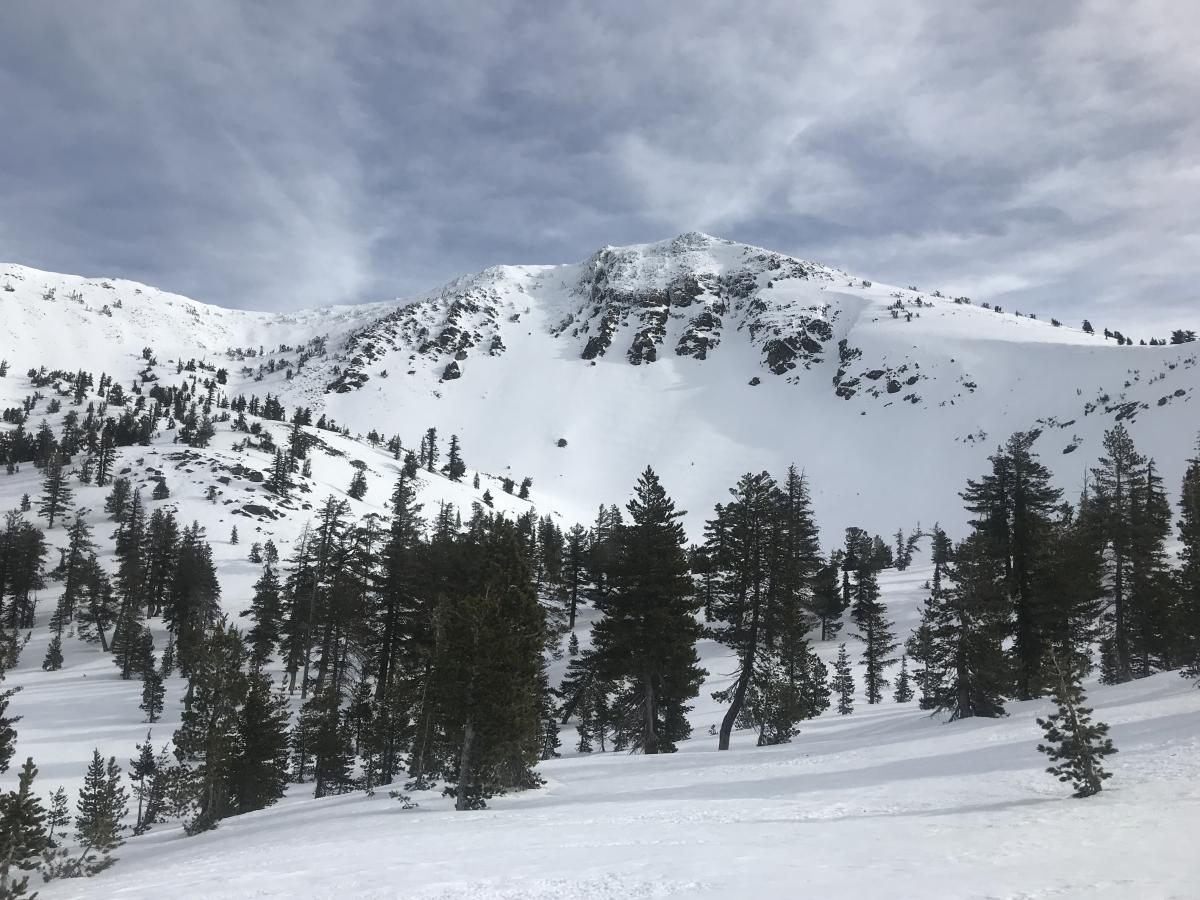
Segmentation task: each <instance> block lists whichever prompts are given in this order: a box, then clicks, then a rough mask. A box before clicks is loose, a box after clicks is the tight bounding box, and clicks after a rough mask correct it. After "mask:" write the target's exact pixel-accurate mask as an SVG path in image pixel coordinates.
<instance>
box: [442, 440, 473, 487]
mask: <svg viewBox="0 0 1200 900" xmlns="http://www.w3.org/2000/svg"><path fill="white" fill-rule="evenodd" d="M442 471H443V472H444V473H445V474H446V477H447V478H449V479H450V480H451V481H462V479H463V476H464V475H466V474H467V466H466V463H464V462H463V460H462V448H461V447H460V446H459V443H458V435H457V434H452V435H450V447H449V449H447V451H446V464H445V465H444V466H442ZM476 487H478V485H476Z"/></svg>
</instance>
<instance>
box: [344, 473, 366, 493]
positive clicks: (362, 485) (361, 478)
mask: <svg viewBox="0 0 1200 900" xmlns="http://www.w3.org/2000/svg"><path fill="white" fill-rule="evenodd" d="M346 493H347V494H349V495H350V498H351V499H353V500H361V499H362V498H363V497H365V496H366V495H367V476H366V473H365V472H364V471H363V470H362V469H355V470H354V475H353V476H352V477H351V478H350V487H349V488H347V489H346Z"/></svg>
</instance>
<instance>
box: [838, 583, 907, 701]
mask: <svg viewBox="0 0 1200 900" xmlns="http://www.w3.org/2000/svg"><path fill="white" fill-rule="evenodd" d="M850 615H851V618H852V619H853V620H854V624H855V626H857V628H858V633H857V634H855V637H856V638H858V640H860V641H862V643H863V654H862V660H863V665H864V666H865V671H864V672H863V688H864V690H865V692H866V695H867V703H869V704H875V703H879V702H881V701H882V700H883V689H884V688H885V687H887V685H888V678H887V675H886V674H885V671H886V669H887V668H888V667H889V666H892V665H895V663H896V660H895V658H894V657H892V656H891V654H892V652H893V651H894V650H895V649H896V648H897V647H899V646H900V645H899V644H898V643H897V642H896V640H895V636H894V635H893V633H892V626H893V625H894V624H895V623H894V622H889V621H888V619H887V610H886V608H885V607H884V605H883V603H882V601H881V600H880V598H879V583H878V581H877V580H876V577H875V570H874V569H873V568H871V567H870V566H863V567H862V568H860V569H859V570H858V577H857V579H856V580H855V585H854V604H853V606H852V607H851V610H850Z"/></svg>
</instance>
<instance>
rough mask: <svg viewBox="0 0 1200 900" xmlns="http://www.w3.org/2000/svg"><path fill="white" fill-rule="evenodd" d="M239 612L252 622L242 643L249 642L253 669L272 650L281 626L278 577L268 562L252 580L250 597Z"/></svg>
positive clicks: (265, 658) (277, 639) (278, 637)
mask: <svg viewBox="0 0 1200 900" xmlns="http://www.w3.org/2000/svg"><path fill="white" fill-rule="evenodd" d="M242 615H243V616H249V617H250V618H251V620H252V621H253V622H254V624H253V625H252V626H251V627H250V630H249V631H248V632H247V634H246V642H247V643H248V644H249V645H250V663H251V665H252V666H254V667H256V668H257V667H259V666H262V665H263V664H264V663H266V661H267V660H268V659H270V657H271V654H272V653H274V652H275V648H276V647H277V646H278V645H279V640H280V636H281V633H282V628H283V597H282V594H281V591H280V585H279V578H278V577H277V576H276V575H275V570H274V569H273V568H271V565H270V564H269V563H268V564H266V565H264V566H263V573H262V575H261V576H260V577H259V579H258V581H256V582H255V583H254V599H253V600H251V601H250V608H249V609H248V610H246V611H245V612H243V613H242Z"/></svg>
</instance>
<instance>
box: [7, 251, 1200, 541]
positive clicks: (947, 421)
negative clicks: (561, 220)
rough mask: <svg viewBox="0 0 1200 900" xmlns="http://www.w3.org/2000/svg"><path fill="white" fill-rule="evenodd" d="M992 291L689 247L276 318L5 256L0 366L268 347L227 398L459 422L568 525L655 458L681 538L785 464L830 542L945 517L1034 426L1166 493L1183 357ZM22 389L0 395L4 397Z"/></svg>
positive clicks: (1068, 462)
mask: <svg viewBox="0 0 1200 900" xmlns="http://www.w3.org/2000/svg"><path fill="white" fill-rule="evenodd" d="M10 287H11V288H12V290H11V291H10V290H9V288H10ZM983 303H984V299H983V298H979V299H978V300H977V301H975V302H967V301H966V300H965V298H958V299H953V298H949V297H943V296H941V295H940V293H939V292H937V291H918V290H914V289H909V288H897V287H892V286H887V285H880V284H877V283H872V282H871V281H869V280H865V279H863V278H861V277H858V276H854V275H848V274H846V273H844V272H841V271H839V270H836V269H831V268H828V267H826V266H823V265H819V264H816V263H811V262H807V261H803V260H798V259H793V258H791V257H787V256H784V255H781V254H778V253H773V252H771V251H767V250H763V249H761V248H757V247H749V246H746V245H742V244H734V243H730V242H728V241H722V240H719V239H717V238H712V237H709V236H707V235H701V234H694V233H693V234H686V235H682V236H680V237H678V238H675V239H673V240H670V241H664V242H661V243H657V244H648V245H636V246H631V247H608V248H605V249H603V250H600V251H598V252H597V253H595V254H594V255H593V256H592V257H590V258H589V259H588V260H585V261H584V262H582V263H578V264H571V265H560V266H498V267H494V268H491V269H487V270H485V271H484V272H481V273H479V274H477V275H473V276H465V277H463V278H459V279H456V280H455V281H453V282H451V283H449V284H447V285H446V286H444V287H443V288H441V289H439V290H435V291H432V292H430V293H428V294H426V295H424V296H421V297H417V298H413V299H411V300H406V301H395V302H392V303H381V304H373V305H370V306H361V307H340V308H339V307H331V308H328V309H321V310H314V311H311V312H307V313H293V314H275V315H268V314H259V313H246V312H238V311H231V310H223V309H219V308H216V307H212V306H207V305H204V304H200V303H195V302H194V301H189V300H186V299H184V298H181V297H177V296H174V295H168V294H163V293H161V292H158V291H155V290H154V289H152V288H147V287H144V286H141V285H135V284H132V283H130V282H122V281H112V280H99V279H82V278H74V277H71V276H60V275H51V274H48V273H43V272H37V271H34V270H30V269H25V268H22V267H19V266H4V267H2V268H0V322H3V331H2V332H0V355H4V356H7V357H8V358H9V360H10V361H11V362H12V364H13V367H14V369H15V370H16V371H18V372H20V371H23V370H24V369H25V368H27V367H30V366H37V365H46V366H48V367H51V368H55V367H61V368H64V369H74V368H77V367H79V366H81V365H86V366H87V367H89V368H92V369H100V370H104V371H108V372H110V373H117V374H118V375H119V376H120V377H130V378H131V377H133V375H134V373H136V372H137V371H138V369H139V368H140V367H139V366H138V359H139V357H138V354H139V353H140V351H141V349H142V347H144V346H150V347H153V349H154V351H155V352H156V354H157V355H158V357H159V359H160V360H167V359H188V358H196V359H198V360H207V361H209V362H210V363H213V364H215V365H226V366H228V367H229V368H230V369H231V371H232V370H233V369H234V368H235V366H242V365H245V364H246V363H247V358H246V355H245V352H246V351H249V350H257V349H259V348H263V350H264V354H265V355H264V356H261V357H257V358H253V359H250V360H249V362H250V363H252V364H253V365H255V366H257V365H259V364H261V363H262V362H263V361H264V360H265V359H270V360H271V361H272V362H278V363H279V364H280V366H281V367H282V366H283V365H284V364H294V363H295V362H296V361H297V360H298V358H299V356H301V355H303V356H304V357H305V360H304V362H305V365H304V366H303V367H302V368H300V369H298V370H297V371H296V372H295V377H294V378H291V379H290V380H285V378H284V376H283V372H284V369H283V368H280V369H279V370H277V371H276V372H275V373H267V374H266V376H265V378H264V380H263V381H262V382H256V383H254V384H249V383H247V384H245V385H241V384H239V383H238V379H237V378H235V379H234V384H235V385H236V386H237V387H239V388H241V389H244V390H247V391H250V390H254V391H257V392H259V393H262V392H263V391H267V390H270V391H273V392H275V393H276V394H277V395H278V396H279V397H280V398H281V400H282V401H283V402H284V405H285V406H287V407H288V408H289V409H290V408H291V407H292V406H294V405H305V406H311V407H313V409H314V410H316V411H323V412H327V413H328V414H330V415H332V416H333V417H335V418H336V420H337V421H338V422H340V423H345V424H348V425H349V426H350V427H351V428H352V429H353V430H354V431H356V432H358V433H365V432H367V431H368V430H370V429H372V428H374V429H377V430H379V431H380V432H382V433H388V434H391V433H399V434H401V436H402V437H403V438H404V439H405V440H406V442H408V441H415V440H416V438H417V437H418V436H419V434H420V433H421V432H422V431H423V430H424V429H425V428H428V427H436V428H438V430H439V432H441V433H442V434H443V435H448V434H450V433H456V434H458V435H459V437H460V438H461V439H462V442H463V446H464V450H465V454H466V458H467V460H468V462H469V463H470V464H471V465H472V466H475V467H478V468H480V469H484V470H486V471H491V472H496V473H506V472H511V473H512V474H514V475H516V476H518V477H520V476H524V475H530V476H532V478H533V480H534V484H535V485H536V486H537V487H538V488H539V489H540V490H541V491H542V493H543V495H544V496H545V497H547V498H550V499H551V501H552V505H553V508H554V509H555V510H556V511H558V512H560V513H562V514H563V515H564V517H565V518H568V519H571V520H587V519H589V518H590V517H591V516H592V514H593V513H594V510H595V508H596V505H597V504H599V503H611V502H614V501H615V500H619V499H620V498H621V497H622V496H623V495H624V494H625V492H626V491H627V490H628V486H629V485H630V484H631V483H632V482H633V480H634V478H635V477H636V474H637V473H638V472H639V471H641V469H642V468H644V467H645V465H646V464H647V463H650V464H653V465H654V466H655V467H656V468H657V469H658V470H659V471H660V472H662V473H663V475H664V478H665V480H666V483H667V485H668V487H669V489H670V490H671V491H672V493H673V494H674V496H675V497H676V498H677V499H678V500H679V502H680V505H681V507H682V508H684V509H686V510H688V511H689V513H690V515H689V518H688V523H689V526H690V527H691V528H692V529H698V528H699V526H700V524H701V523H702V521H703V519H704V518H705V516H706V515H707V514H708V512H709V510H710V509H711V504H712V502H713V501H714V497H715V496H716V495H717V494H718V493H719V492H720V491H721V490H723V487H724V486H726V485H729V484H732V483H733V481H734V480H735V479H736V478H737V477H738V475H740V474H741V473H742V472H745V471H748V470H763V469H765V470H769V471H772V472H780V471H782V470H783V469H784V468H786V466H787V465H788V464H789V463H793V462H794V463H795V464H797V465H798V466H800V467H801V468H803V469H804V470H805V471H806V473H807V474H808V476H809V478H810V481H811V484H812V487H813V491H814V497H815V501H816V507H817V513H818V517H819V518H820V520H821V522H822V526H823V528H824V529H825V530H826V532H827V534H828V535H829V536H830V537H831V538H832V537H834V536H836V535H837V534H839V533H840V531H841V529H843V528H844V527H846V526H848V525H851V524H857V525H861V526H863V527H866V528H869V529H871V530H875V531H883V532H888V531H889V530H890V529H893V528H894V527H895V526H896V525H897V524H899V523H900V522H909V523H912V522H915V521H916V520H918V519H920V520H922V521H925V522H926V523H929V522H931V521H934V520H940V521H942V522H943V523H945V524H947V525H948V526H950V527H952V528H953V527H956V526H957V525H960V524H961V522H962V511H961V508H960V506H959V504H958V501H957V497H956V496H954V493H953V492H950V491H947V492H939V493H931V492H929V491H928V490H927V489H926V485H927V483H928V481H929V479H930V478H931V477H933V476H935V475H936V476H937V478H938V479H939V480H942V481H943V482H949V483H954V484H959V483H962V482H963V481H964V480H965V479H966V478H967V477H971V476H975V475H977V474H978V473H979V472H980V471H981V468H982V466H983V465H984V460H985V457H986V456H987V454H988V453H989V452H990V451H992V450H993V449H994V448H995V447H996V446H997V445H998V444H999V443H1000V442H1002V441H1003V440H1004V439H1005V438H1007V437H1008V435H1009V434H1011V433H1012V432H1014V431H1017V430H1032V429H1041V430H1042V432H1043V434H1042V437H1041V438H1040V439H1039V441H1038V444H1037V449H1038V451H1039V452H1040V453H1042V454H1043V456H1044V457H1045V458H1046V459H1047V461H1048V462H1050V464H1051V467H1052V468H1053V469H1054V470H1055V472H1056V474H1057V475H1058V476H1059V481H1060V485H1061V486H1062V487H1064V488H1065V489H1067V490H1068V491H1069V493H1071V494H1074V493H1076V492H1077V491H1078V489H1079V488H1080V487H1081V485H1082V483H1083V479H1084V475H1085V471H1086V466H1087V465H1088V464H1089V463H1090V461H1091V460H1092V459H1094V458H1095V457H1096V455H1097V454H1098V450H1099V439H1100V436H1101V435H1102V434H1103V432H1104V430H1105V429H1106V428H1108V427H1111V426H1112V424H1113V423H1114V421H1117V420H1121V421H1124V422H1125V423H1126V425H1127V427H1129V428H1130V430H1131V431H1132V433H1133V434H1134V437H1135V438H1136V440H1137V441H1138V445H1139V447H1141V448H1142V450H1143V451H1144V452H1146V453H1148V454H1150V455H1152V456H1154V457H1155V458H1156V459H1157V460H1158V463H1159V466H1160V471H1161V472H1162V474H1163V475H1164V477H1165V479H1166V483H1167V484H1168V486H1169V487H1170V488H1171V489H1174V487H1175V486H1176V485H1177V483H1178V479H1179V476H1180V474H1181V473H1182V461H1183V459H1184V458H1185V457H1186V455H1187V452H1188V451H1189V449H1190V447H1191V445H1192V443H1193V441H1194V438H1195V432H1196V427H1197V426H1196V416H1195V413H1194V411H1193V409H1192V408H1191V406H1190V404H1191V402H1192V400H1193V397H1194V396H1195V393H1196V389H1197V386H1198V385H1200V366H1198V365H1197V357H1198V356H1200V351H1197V350H1196V347H1197V345H1196V344H1191V345H1181V346H1164V347H1158V346H1155V347H1148V346H1117V345H1116V344H1115V342H1114V341H1112V340H1108V339H1106V338H1104V337H1102V336H1101V335H1098V334H1086V333H1084V332H1083V331H1081V330H1078V329H1077V328H1073V327H1068V326H1067V325H1062V326H1056V325H1054V324H1052V323H1051V322H1050V321H1049V315H1050V314H1051V313H1052V312H1053V310H1049V311H1043V315H1042V318H1036V319H1035V318H1032V317H1031V316H1030V315H1019V314H1017V313H1016V312H1015V311H1004V312H997V311H995V310H994V309H992V308H987V307H985V306H984V305H983ZM118 304H119V305H118ZM1028 312H1034V311H1028ZM280 345H283V346H285V347H288V348H291V349H290V350H288V351H283V352H275V350H276V349H277V348H278V347H279V346H280ZM306 350H307V352H305V351H306ZM234 374H236V373H234ZM17 399H19V397H18V396H17V395H16V392H15V387H14V386H12V385H5V384H4V383H3V382H0V402H4V401H7V402H15V401H16V400H17ZM881 436H886V439H885V440H881ZM564 441H565V445H563V446H560V444H562V442H564Z"/></svg>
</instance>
